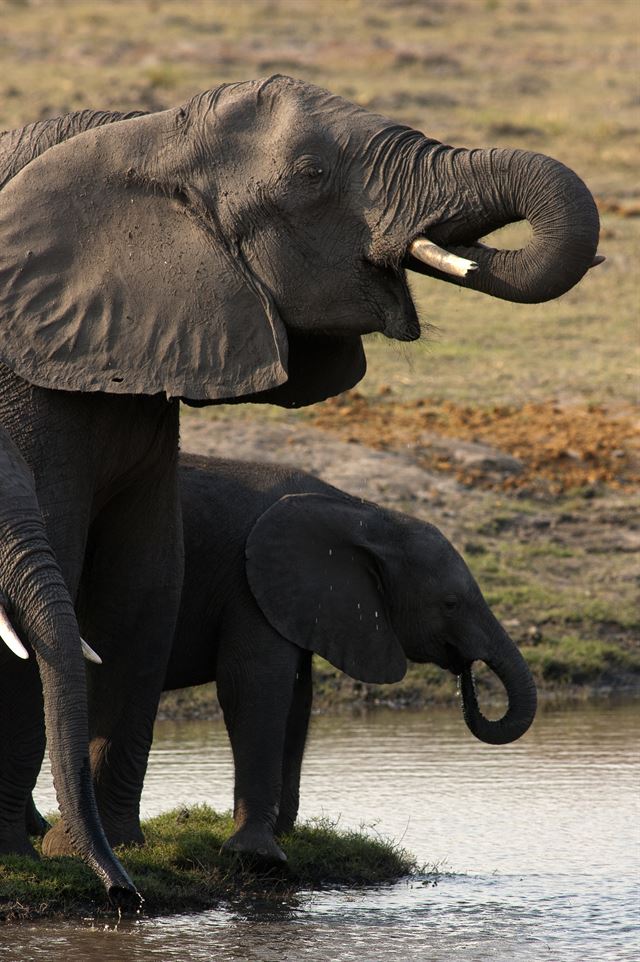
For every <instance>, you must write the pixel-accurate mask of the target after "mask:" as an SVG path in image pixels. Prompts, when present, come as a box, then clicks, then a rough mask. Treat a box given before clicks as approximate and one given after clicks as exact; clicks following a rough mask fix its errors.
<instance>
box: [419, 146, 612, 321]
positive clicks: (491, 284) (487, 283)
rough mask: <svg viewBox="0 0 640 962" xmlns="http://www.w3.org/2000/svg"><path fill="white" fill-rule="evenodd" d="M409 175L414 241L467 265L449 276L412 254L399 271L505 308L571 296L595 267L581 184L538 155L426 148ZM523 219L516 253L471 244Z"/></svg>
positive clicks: (592, 227) (591, 220)
mask: <svg viewBox="0 0 640 962" xmlns="http://www.w3.org/2000/svg"><path fill="white" fill-rule="evenodd" d="M416 176H418V177H419V178H420V177H421V178H423V179H424V182H425V197H424V208H423V210H422V211H420V210H416V211H415V212H414V214H413V217H414V218H415V220H414V223H415V224H416V225H419V226H418V227H417V230H416V234H424V235H425V236H426V237H428V238H429V240H431V241H434V242H435V243H437V244H439V245H441V246H442V247H444V248H446V249H447V250H448V251H450V252H451V253H453V254H455V255H457V256H458V257H460V258H465V259H467V260H469V261H473V262H474V263H475V264H477V265H478V269H477V270H474V271H472V272H470V273H468V274H467V275H466V276H465V277H453V276H451V275H450V274H445V273H442V272H441V271H438V270H434V269H433V268H430V267H426V266H425V265H424V264H421V263H420V261H419V260H417V259H416V258H415V257H412V256H411V255H408V256H407V257H406V258H405V266H406V267H408V268H409V269H411V270H414V271H418V272H419V273H424V274H429V275H430V276H433V277H438V278H440V279H441V280H447V281H449V282H450V283H454V284H459V285H461V286H463V287H470V288H473V289H474V290H478V291H482V292H484V293H486V294H491V295H492V296H493V297H499V298H502V299H504V300H508V301H518V302H522V303H538V302H541V301H547V300H550V299H551V298H554V297H559V296H560V295H561V294H564V293H565V292H566V291H568V290H570V289H571V288H572V287H573V286H574V285H575V284H577V283H578V281H579V280H580V279H581V278H582V277H583V275H584V274H585V273H586V272H587V270H588V269H589V268H590V267H591V266H592V265H593V264H594V258H595V255H596V250H597V245H598V234H599V219H598V212H597V209H596V206H595V202H594V200H593V197H592V196H591V193H590V192H589V190H588V188H587V187H586V186H585V184H584V183H583V182H582V180H581V179H580V178H579V177H578V176H577V174H575V173H574V172H573V171H572V170H570V169H569V168H568V167H565V166H564V164H561V163H560V162H559V161H557V160H554V159H553V158H551V157H547V156H545V155H544V154H538V153H532V152H530V151H525V150H513V149H507V148H494V149H491V150H463V149H457V148H456V149H452V148H448V147H443V146H442V145H434V144H433V143H432V142H428V141H426V142H425V145H424V147H423V150H422V152H421V154H420V160H419V163H418V165H417V171H416ZM521 220H526V221H528V222H529V224H530V226H531V230H532V237H531V240H530V242H529V243H528V244H527V245H526V246H525V247H523V248H522V249H520V250H497V249H495V248H492V247H487V246H484V245H482V244H479V243H477V242H478V241H480V239H481V238H482V237H485V236H486V235H487V234H490V233H491V232H492V231H495V230H497V229H498V228H500V227H504V226H505V225H506V224H511V223H514V222H516V221H521Z"/></svg>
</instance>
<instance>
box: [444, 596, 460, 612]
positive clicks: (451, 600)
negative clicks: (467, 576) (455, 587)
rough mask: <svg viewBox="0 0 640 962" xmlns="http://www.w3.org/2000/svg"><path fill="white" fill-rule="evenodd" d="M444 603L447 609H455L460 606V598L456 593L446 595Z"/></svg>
mask: <svg viewBox="0 0 640 962" xmlns="http://www.w3.org/2000/svg"><path fill="white" fill-rule="evenodd" d="M443 603H444V606H445V608H446V609H447V611H455V610H456V608H457V607H458V598H457V597H456V595H446V596H445V598H444V600H443Z"/></svg>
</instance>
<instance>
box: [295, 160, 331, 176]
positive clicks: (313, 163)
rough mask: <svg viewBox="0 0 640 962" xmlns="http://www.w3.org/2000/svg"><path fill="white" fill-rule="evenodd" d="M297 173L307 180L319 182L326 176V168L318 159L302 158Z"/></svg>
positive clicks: (297, 166) (297, 165)
mask: <svg viewBox="0 0 640 962" xmlns="http://www.w3.org/2000/svg"><path fill="white" fill-rule="evenodd" d="M296 173H297V174H298V175H299V176H300V177H303V178H304V179H305V180H311V181H318V180H320V179H321V178H322V177H323V176H324V175H325V173H326V168H325V166H324V164H323V163H322V162H321V161H320V160H319V158H317V157H301V158H300V160H299V161H298V163H297V164H296Z"/></svg>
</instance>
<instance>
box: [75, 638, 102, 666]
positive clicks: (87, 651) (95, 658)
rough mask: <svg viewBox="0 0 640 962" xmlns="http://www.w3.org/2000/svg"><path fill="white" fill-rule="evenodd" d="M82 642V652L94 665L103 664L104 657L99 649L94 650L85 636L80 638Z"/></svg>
mask: <svg viewBox="0 0 640 962" xmlns="http://www.w3.org/2000/svg"><path fill="white" fill-rule="evenodd" d="M80 644H81V645H82V654H83V655H84V657H85V658H86V659H87V661H92V662H93V663H94V665H101V664H102V658H101V657H100V655H99V654H98V652H97V651H94V650H93V648H92V647H91V645H88V644H87V643H86V641H85V640H84V638H81V639H80Z"/></svg>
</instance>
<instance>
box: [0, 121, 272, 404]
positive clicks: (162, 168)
mask: <svg viewBox="0 0 640 962" xmlns="http://www.w3.org/2000/svg"><path fill="white" fill-rule="evenodd" d="M178 115H179V111H178V110H169V111H163V112H162V113H158V114H151V115H148V116H143V117H137V118H135V119H130V120H124V121H120V122H117V123H113V124H109V125H108V126H105V127H100V128H98V129H95V130H89V131H86V132H84V133H82V134H79V135H78V136H76V137H73V138H72V139H71V140H68V141H66V142H65V143H62V144H58V145H56V146H55V147H52V148H50V149H49V150H47V151H46V152H45V153H44V154H42V155H41V156H40V157H37V158H36V159H35V160H33V161H32V162H31V163H30V164H28V165H27V166H26V167H25V168H24V169H23V170H22V171H21V172H20V173H19V174H18V175H16V177H14V178H13V180H11V181H10V182H9V183H8V184H7V186H6V187H5V188H4V189H3V190H2V191H1V192H0V359H1V360H2V361H4V362H5V363H6V364H7V365H8V366H9V367H11V368H12V369H13V370H14V371H15V372H16V373H17V374H19V375H20V376H21V377H23V378H25V379H26V380H28V381H30V382H31V383H34V384H37V385H40V386H43V387H50V388H59V389H65V390H74V391H107V392H110V393H127V394H155V393H158V392H162V391H164V392H166V393H167V395H169V396H182V397H189V398H196V399H197V398H202V399H204V398H207V399H214V398H225V397H227V398H229V397H237V396H238V395H244V394H253V393H256V392H260V391H265V390H270V389H272V388H274V387H276V386H277V385H278V384H281V383H283V382H284V381H286V379H287V371H286V365H287V338H286V333H285V330H284V326H283V324H282V322H281V321H280V319H279V317H278V314H277V310H276V308H275V305H274V303H273V299H272V297H271V294H270V292H269V290H268V289H267V288H266V287H265V285H264V283H262V282H261V280H260V279H259V278H257V277H256V276H255V275H254V274H253V273H252V271H251V269H250V268H249V266H248V265H247V264H246V262H245V261H244V259H243V257H242V254H241V252H240V251H239V250H238V249H234V248H233V246H232V245H230V242H229V240H228V239H227V238H225V237H224V236H223V233H222V231H221V230H219V229H218V228H217V221H216V219H215V214H214V212H213V210H212V209H209V208H208V206H207V201H205V200H204V199H203V198H202V197H200V196H199V195H198V194H197V192H196V191H195V190H193V189H191V188H190V187H189V186H185V185H184V180H185V179H187V180H188V177H186V178H185V175H184V172H183V169H182V168H183V166H184V160H185V158H184V156H183V155H182V153H181V147H180V143H181V141H180V138H181V136H183V134H182V133H181V129H180V124H179V122H178ZM141 170H142V171H144V173H140V171H141ZM154 175H157V176H155V178H154Z"/></svg>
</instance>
